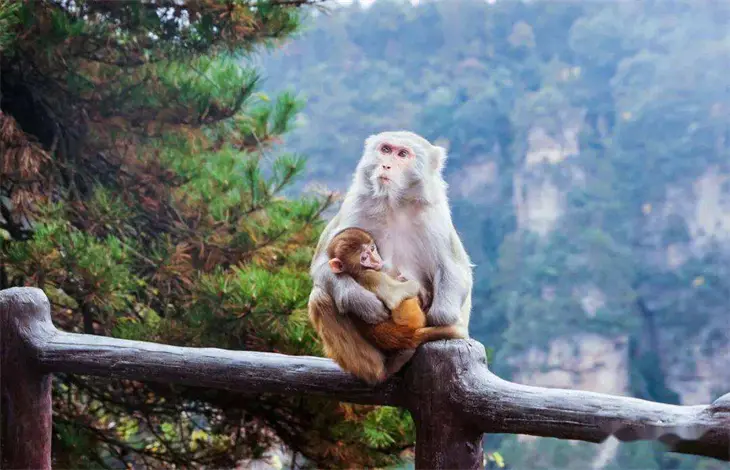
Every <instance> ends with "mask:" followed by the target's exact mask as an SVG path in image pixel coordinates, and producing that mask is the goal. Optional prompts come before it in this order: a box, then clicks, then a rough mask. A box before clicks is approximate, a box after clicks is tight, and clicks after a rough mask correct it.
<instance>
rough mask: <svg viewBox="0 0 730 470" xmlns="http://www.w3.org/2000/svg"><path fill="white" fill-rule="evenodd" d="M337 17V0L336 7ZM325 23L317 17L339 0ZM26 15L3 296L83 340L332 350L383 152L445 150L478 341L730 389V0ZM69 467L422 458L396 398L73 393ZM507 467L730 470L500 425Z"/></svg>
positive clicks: (562, 380) (633, 377)
mask: <svg viewBox="0 0 730 470" xmlns="http://www.w3.org/2000/svg"><path fill="white" fill-rule="evenodd" d="M325 3H328V2H325ZM313 4H314V5H313ZM321 6H322V5H321V2H317V1H314V0H287V1H282V2H280V1H277V0H270V1H264V0H261V1H238V0H226V1H218V0H203V1H198V2H157V4H155V3H141V2H136V1H127V0H118V1H113V2H91V1H78V0H77V1H71V0H45V1H43V0H35V1H32V2H20V1H14V0H4V1H0V98H1V99H0V110H1V111H2V114H0V289H4V288H7V287H11V286H22V285H26V286H37V287H41V288H43V289H44V291H45V292H46V294H47V295H48V296H49V298H50V300H51V303H52V314H53V321H54V323H55V324H56V325H57V326H58V327H59V328H61V329H64V330H66V331H75V332H84V333H88V334H96V335H107V336H114V337H119V338H128V339H140V340H146V341H154V342H158V343H165V344H173V345H185V346H201V347H203V346H205V347H207V346H214V347H219V348H227V349H245V350H254V351H271V352H281V353H286V354H292V355H304V354H306V355H322V353H323V352H322V349H321V345H320V344H319V342H318V340H317V338H316V335H315V333H314V332H313V330H312V328H311V326H310V325H309V323H308V319H307V314H306V302H307V296H308V294H309V291H310V288H311V280H310V278H309V274H308V267H309V262H310V259H311V255H312V252H313V249H314V245H315V243H316V240H317V238H318V235H319V233H320V231H321V229H322V228H323V226H324V223H325V222H326V220H327V217H328V216H329V215H330V214H331V213H332V211H333V210H334V209H336V207H337V204H338V201H339V195H340V194H339V193H340V192H342V191H344V190H345V189H346V188H347V186H348V184H349V182H350V181H351V174H352V171H353V170H354V168H355V164H356V162H357V160H358V158H359V156H360V153H361V150H362V145H363V141H364V139H365V138H366V137H367V136H368V135H369V134H371V133H375V132H379V131H382V130H387V129H409V130H413V131H415V132H418V133H420V134H422V135H424V136H425V137H427V138H428V139H430V140H432V141H433V142H438V143H439V144H441V145H444V146H445V147H447V148H448V152H449V159H448V162H447V166H446V178H447V180H448V182H449V195H450V201H451V207H452V212H453V217H454V224H455V226H456V228H457V230H458V231H459V233H460V234H461V236H462V239H463V240H464V243H465V245H466V248H467V250H468V252H469V254H470V256H471V258H472V261H473V262H474V264H475V265H476V266H475V268H474V269H475V291H474V307H473V313H472V320H471V325H470V331H471V335H472V336H473V337H474V338H475V339H477V340H479V341H481V342H482V343H483V344H484V345H485V346H487V347H488V348H489V350H490V368H491V369H493V370H494V371H495V372H496V373H497V374H499V375H500V376H502V377H504V378H508V379H511V380H514V381H516V382H521V383H526V384H532V385H542V386H559V387H565V388H575V389H583V390H594V391H601V392H606V393H614V394H620V395H630V396H635V397H639V398H645V399H649V400H653V401H659V402H663V403H682V404H695V403H707V402H710V401H712V400H714V399H715V398H717V397H718V396H719V395H720V394H722V393H726V392H727V390H729V389H730V373H729V372H728V371H730V336H729V335H728V332H727V322H728V318H729V316H728V312H727V298H728V295H727V294H728V292H730V277H729V276H728V269H729V268H728V266H730V264H729V263H728V261H730V158H728V157H730V155H729V149H730V147H729V146H730V142H728V138H730V117H729V116H730V114H729V113H728V111H729V110H730V76H729V75H728V74H727V73H726V70H725V69H726V67H725V64H726V63H727V60H728V58H730V29H729V28H728V25H729V24H730V3H726V2H714V1H711V0H700V1H694V2H692V3H689V2H665V1H659V0H642V1H639V2H620V1H608V0H606V1H602V2H555V1H550V0H536V1H535V0H533V1H517V0H514V1H512V0H498V1H494V2H485V1H480V0H440V1H439V0H421V1H420V2H418V3H417V4H415V5H413V4H411V3H409V2H406V1H395V0H377V1H376V2H374V3H373V4H372V5H370V6H367V7H365V6H363V5H360V4H359V3H357V2H355V3H354V4H351V5H345V6H338V5H332V4H327V5H326V10H324V11H323V10H322V9H320V8H319V7H321ZM53 411H54V415H53V426H54V428H53V430H54V434H53V439H54V440H53V456H54V468H181V467H182V468H188V467H194V468H252V467H253V465H254V464H257V465H259V464H261V463H262V462H264V461H266V462H268V463H266V465H269V466H270V467H271V468H283V467H286V468H342V467H348V468H349V467H353V466H354V467H357V468H362V467H367V468H371V467H376V468H382V467H400V468H410V466H411V463H410V460H411V457H412V454H413V441H414V429H413V423H412V421H411V419H410V416H409V415H408V413H407V412H405V411H402V410H400V409H397V408H390V407H374V406H362V405H350V404H344V403H336V402H332V401H329V400H326V399H322V398H313V397H296V398H295V397H286V398H282V397H280V396H266V395H264V396H259V397H256V399H247V398H242V397H241V396H239V395H236V394H234V393H228V392H223V391H212V390H207V389H201V388H195V387H180V386H171V385H161V384H151V383H140V382H135V381H127V380H115V379H113V378H108V379H99V378H93V379H92V378H89V377H83V376H63V375H59V376H57V377H56V378H55V380H54V383H53ZM485 447H486V449H487V450H488V451H489V452H490V454H489V455H490V456H491V457H490V458H491V460H490V461H489V465H490V466H491V467H493V468H498V467H504V466H505V465H506V466H507V468H510V469H531V468H539V469H543V468H544V469H553V468H565V469H584V468H588V467H589V466H590V467H591V468H602V469H703V470H715V469H727V468H730V467H728V465H727V464H724V463H721V462H718V461H715V460H712V459H703V458H699V457H687V456H679V455H675V454H668V453H666V452H663V451H662V448H661V447H660V446H659V445H657V444H652V443H637V444H618V443H617V442H616V441H608V442H606V443H604V444H601V445H600V446H599V445H594V444H586V443H573V442H569V441H559V440H556V439H547V438H540V439H537V438H528V437H527V436H489V437H488V439H486V441H485Z"/></svg>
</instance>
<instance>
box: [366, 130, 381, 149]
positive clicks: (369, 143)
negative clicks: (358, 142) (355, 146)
mask: <svg viewBox="0 0 730 470" xmlns="http://www.w3.org/2000/svg"><path fill="white" fill-rule="evenodd" d="M377 138H378V135H377V134H373V135H370V136H368V138H367V139H365V150H366V151H367V149H369V148H370V147H373V145H374V144H375V139H377Z"/></svg>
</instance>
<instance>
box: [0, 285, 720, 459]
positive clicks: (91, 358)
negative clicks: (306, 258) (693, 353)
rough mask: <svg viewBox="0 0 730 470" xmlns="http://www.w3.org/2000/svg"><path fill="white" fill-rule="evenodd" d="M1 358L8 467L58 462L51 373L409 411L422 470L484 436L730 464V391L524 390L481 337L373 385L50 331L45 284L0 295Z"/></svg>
mask: <svg viewBox="0 0 730 470" xmlns="http://www.w3.org/2000/svg"><path fill="white" fill-rule="evenodd" d="M0 359H1V363H0V386H1V387H0V388H1V389H2V403H0V404H1V405H2V408H1V410H2V416H1V418H2V419H1V420H0V421H1V424H2V427H1V431H2V434H0V436H1V437H0V463H2V466H1V468H4V469H11V468H12V469H16V468H23V469H25V468H30V469H50V468H51V374H53V373H54V372H62V373H72V374H83V375H99V376H105V377H109V376H113V377H116V378H124V379H133V380H139V381H154V382H164V383H176V384H185V385H193V386H205V387H212V388H217V389H224V390H231V391H235V392H240V393H242V394H257V393H278V394H317V395H324V396H327V397H330V398H332V399H333V400H339V401H347V402H353V403H363V404H379V405H394V406H401V407H405V408H407V409H408V410H410V412H411V414H412V416H413V418H414V420H415V423H416V432H417V440H416V468H419V469H441V468H444V469H446V468H448V469H467V468H468V469H472V468H481V467H483V465H484V464H483V448H482V437H483V434H484V433H512V434H529V435H533V436H548V437H556V438H561V439H577V440H581V441H588V442H601V441H603V440H604V439H606V438H607V437H609V436H615V437H616V438H618V439H619V440H622V441H634V440H648V439H655V440H659V441H661V442H663V443H664V444H666V446H667V447H668V449H669V450H671V451H674V452H681V453H687V454H697V455H705V456H710V457H714V458H717V459H722V460H730V393H728V394H726V395H724V396H722V397H720V398H719V399H717V400H715V402H713V403H712V404H710V405H702V406H675V405H665V404H660V403H653V402H649V401H644V400H639V399H635V398H627V397H619V396H611V395H605V394H600V393H592V392H583V391H574V390H561V389H552V388H540V387H529V386H525V385H519V384H515V383H511V382H507V381H505V380H502V379H500V378H499V377H497V376H495V375H494V374H492V373H491V372H490V371H489V368H488V367H487V359H486V354H485V350H484V347H483V346H482V345H481V344H480V343H478V342H476V341H473V340H452V341H439V342H435V343H430V344H428V345H424V346H422V347H421V348H420V349H419V351H418V353H417V354H416V355H415V357H414V358H413V360H412V362H411V364H410V365H409V366H408V367H407V368H406V370H405V373H404V374H402V376H399V377H395V378H393V379H391V380H389V381H388V382H386V383H384V384H382V385H380V386H377V387H368V386H366V385H364V384H363V383H362V382H360V381H358V380H356V379H354V378H353V377H352V376H350V375H349V374H346V373H344V372H342V371H341V370H340V369H339V368H338V367H337V366H336V365H335V364H334V363H333V362H332V361H330V360H328V359H322V358H317V357H305V356H286V355H283V354H272V353H260V352H247V351H228V350H223V349H214V348H183V347H174V346H166V345H162V344H156V343H147V342H141V341H127V340H121V339H114V338H108V337H103V336H93V335H82V334H74V333H66V332H63V331H59V330H57V329H56V328H55V327H54V326H53V323H52V322H51V315H50V306H49V303H48V299H47V298H46V296H45V294H44V293H43V291H41V290H40V289H35V288H12V289H7V290H4V291H0Z"/></svg>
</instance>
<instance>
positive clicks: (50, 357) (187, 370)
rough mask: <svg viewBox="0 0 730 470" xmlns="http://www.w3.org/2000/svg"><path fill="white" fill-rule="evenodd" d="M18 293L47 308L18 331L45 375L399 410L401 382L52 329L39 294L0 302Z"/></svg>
mask: <svg viewBox="0 0 730 470" xmlns="http://www.w3.org/2000/svg"><path fill="white" fill-rule="evenodd" d="M10 291H12V292H10ZM20 291H22V292H24V294H23V295H25V296H27V297H32V298H33V299H34V302H37V303H42V304H43V305H44V306H45V307H44V308H43V310H42V314H41V315H37V316H35V317H33V321H34V322H35V323H36V325H35V326H34V327H33V328H21V331H20V335H21V337H22V338H23V340H24V342H25V343H26V344H27V345H28V346H29V351H31V352H32V359H33V361H34V363H35V364H37V365H38V366H39V367H40V368H41V369H42V370H43V371H45V372H46V373H50V372H64V373H72V374H79V375H97V376H103V377H109V376H112V377H114V378H117V379H131V380H139V381H148V382H161V383H174V384H182V385H189V386H195V387H211V388H216V389H223V390H230V391H234V392H241V393H280V394H314V395H324V396H327V397H330V398H333V399H336V400H340V401H349V402H354V403H363V404H375V405H399V404H401V401H400V400H399V397H400V396H401V394H400V393H399V389H400V387H401V382H402V379H400V378H397V377H396V378H393V379H392V380H389V381H388V382H385V383H384V384H382V385H379V386H377V387H370V386H368V385H367V384H366V383H365V382H363V381H360V380H358V379H357V378H355V377H354V376H352V375H350V374H348V373H345V372H343V371H342V370H341V369H340V368H339V367H338V366H337V365H336V364H335V363H334V362H332V361H331V360H329V359H324V358H321V357H311V356H288V355H285V354H275V353H261V352H253V351H230V350H226V349H218V348H188V347H178V346H168V345H164V344H157V343H149V342H145V341H130V340H123V339H117V338H110V337H106V336H94V335H82V334H75V333H66V332H63V331H59V330H57V329H56V328H55V327H54V326H53V323H52V322H51V317H50V308H49V307H48V299H47V298H46V296H45V294H44V293H43V291H41V290H40V289H34V288H23V289H8V290H6V291H2V292H0V295H3V296H4V297H13V298H14V297H16V296H17V295H18V294H17V293H18V292H20ZM6 293H7V294H6Z"/></svg>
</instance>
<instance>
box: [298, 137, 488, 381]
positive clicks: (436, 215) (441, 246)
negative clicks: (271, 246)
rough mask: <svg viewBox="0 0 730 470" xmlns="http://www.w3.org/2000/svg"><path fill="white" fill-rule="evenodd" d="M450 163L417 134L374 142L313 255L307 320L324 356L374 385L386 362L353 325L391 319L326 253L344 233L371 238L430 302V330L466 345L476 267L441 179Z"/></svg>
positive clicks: (383, 374)
mask: <svg viewBox="0 0 730 470" xmlns="http://www.w3.org/2000/svg"><path fill="white" fill-rule="evenodd" d="M446 159H447V155H446V150H445V149H444V148H443V147H441V146H438V145H433V144H431V143H430V142H429V141H428V140H426V139H425V138H423V137H421V136H419V135H418V134H415V133H413V132H408V131H387V132H381V133H379V134H374V135H371V136H369V137H368V138H367V139H366V140H365V144H364V148H363V153H362V156H361V157H360V160H359V162H358V164H357V167H356V168H355V172H354V174H353V176H352V182H351V184H350V187H349V189H348V191H347V193H346V194H345V198H344V200H343V202H342V205H341V206H340V209H339V211H338V212H337V214H335V216H334V217H333V218H332V219H331V220H330V221H329V223H327V225H326V226H325V228H324V230H323V231H322V233H321V235H320V238H319V241H318V243H317V246H316V247H315V251H314V255H313V257H312V262H311V264H310V275H311V277H312V284H313V286H312V291H311V292H310V294H309V300H308V306H309V312H310V320H311V322H312V324H313V325H314V327H315V329H316V331H317V332H318V334H319V336H320V339H321V341H322V344H323V346H324V350H325V354H326V355H327V356H328V357H331V358H332V359H333V360H334V361H335V362H337V363H338V364H339V365H340V367H342V368H343V369H344V370H347V371H350V372H353V373H354V374H355V375H357V376H358V377H361V378H364V380H366V381H367V382H369V383H378V382H381V381H383V380H385V379H386V378H387V376H388V375H387V370H386V356H385V354H384V352H383V351H381V350H379V349H378V348H377V347H376V346H375V345H374V344H372V343H371V342H369V341H368V340H367V339H366V338H365V337H364V335H363V334H361V332H360V330H359V329H358V328H357V326H356V324H355V320H354V319H355V318H359V319H360V321H363V322H365V323H367V324H371V325H372V324H377V323H380V322H383V321H385V320H387V319H388V318H389V316H390V313H389V311H388V309H387V308H386V307H385V305H384V304H383V302H382V301H381V300H380V299H379V298H378V297H377V295H375V294H374V293H372V292H370V291H368V290H367V289H365V288H364V287H362V286H361V285H360V284H358V283H357V281H355V280H354V279H353V278H352V277H350V276H337V275H336V274H335V273H333V272H332V270H331V268H330V266H329V257H328V256H327V250H326V248H327V246H328V245H329V242H330V240H331V239H332V238H333V236H334V235H335V234H337V233H339V232H340V231H342V230H343V229H345V228H349V227H360V228H362V229H364V230H366V231H367V232H368V233H370V234H371V235H372V236H373V238H374V239H375V243H376V245H377V246H378V248H379V250H380V253H381V255H382V256H383V258H385V259H387V260H389V261H390V262H391V263H392V264H394V265H395V266H398V268H399V269H400V270H401V272H402V273H403V274H404V275H405V276H406V277H407V278H408V279H414V280H416V281H418V282H419V283H420V284H421V285H422V286H424V290H425V291H427V292H428V293H429V294H430V304H429V305H428V306H427V308H426V321H427V325H428V326H449V325H452V326H455V327H456V328H458V329H459V330H460V331H461V334H462V336H463V337H464V338H468V336H469V332H468V327H469V317H470V314H471V304H472V302H471V296H472V284H473V274H472V267H473V265H472V264H471V261H470V259H469V256H468V254H467V253H466V250H465V249H464V246H463V244H462V242H461V238H460V237H459V234H458V233H457V231H456V229H455V227H454V225H453V222H452V220H451V211H450V209H449V201H448V196H447V189H448V187H447V184H446V182H445V181H444V178H443V175H442V171H443V167H444V164H445V162H446Z"/></svg>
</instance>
